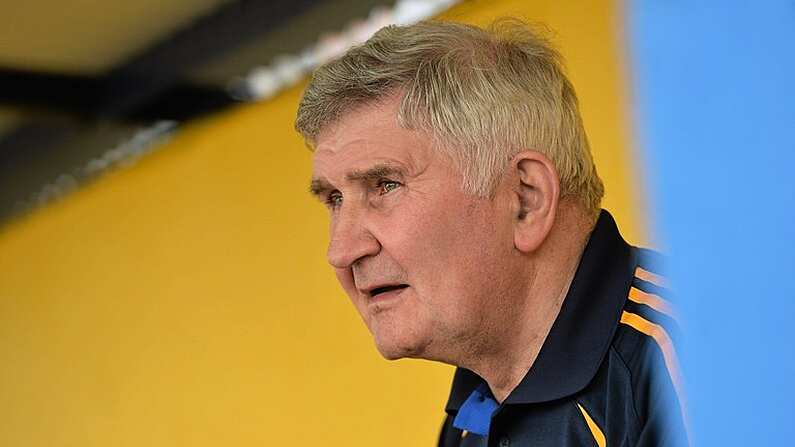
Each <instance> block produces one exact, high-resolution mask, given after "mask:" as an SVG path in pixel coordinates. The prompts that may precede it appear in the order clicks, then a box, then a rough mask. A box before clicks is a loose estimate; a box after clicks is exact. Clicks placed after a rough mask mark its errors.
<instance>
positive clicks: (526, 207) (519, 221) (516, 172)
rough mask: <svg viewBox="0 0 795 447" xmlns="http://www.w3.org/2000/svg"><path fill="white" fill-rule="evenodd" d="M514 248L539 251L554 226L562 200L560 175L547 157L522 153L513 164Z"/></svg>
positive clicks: (535, 153)
mask: <svg viewBox="0 0 795 447" xmlns="http://www.w3.org/2000/svg"><path fill="white" fill-rule="evenodd" d="M510 169H511V170H513V172H512V174H513V175H510V176H508V178H510V179H511V181H512V182H513V185H511V186H512V189H513V193H514V197H513V203H512V205H513V211H514V245H515V246H516V248H517V249H519V250H520V251H522V252H524V253H529V252H532V251H535V250H537V249H538V248H539V247H540V246H541V244H542V243H543V242H544V240H545V239H546V238H547V236H548V235H549V232H550V231H551V229H552V224H553V223H554V222H555V213H556V211H557V209H558V200H559V199H560V180H559V179H558V172H557V170H556V169H555V166H554V165H553V164H552V161H550V160H549V159H548V158H547V157H546V156H545V155H544V154H542V153H540V152H536V151H523V152H520V153H518V154H516V156H515V157H514V158H513V159H512V160H511V165H510Z"/></svg>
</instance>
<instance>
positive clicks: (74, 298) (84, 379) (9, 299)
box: [0, 0, 643, 447]
mask: <svg viewBox="0 0 795 447" xmlns="http://www.w3.org/2000/svg"><path fill="white" fill-rule="evenodd" d="M528 5H530V6H528ZM614 9H615V7H614V6H613V5H612V4H611V3H610V2H607V1H592V2H585V1H573V2H556V1H551V0H550V1H532V2H526V1H470V2H466V3H464V4H462V5H460V6H459V7H457V8H456V9H454V10H453V11H451V12H448V13H447V14H446V16H447V17H449V18H454V19H458V20H464V21H470V22H476V23H486V22H488V21H489V20H490V19H492V18H493V17H496V16H499V15H506V14H512V15H517V14H518V15H521V16H524V17H525V18H528V19H532V20H541V21H545V22H547V23H549V24H550V25H551V26H552V27H553V28H554V29H556V30H557V32H558V33H559V42H560V44H561V48H562V50H563V53H564V55H565V56H566V57H567V58H568V60H569V67H570V72H571V76H572V78H573V80H574V83H575V85H576V87H577V88H578V90H579V93H580V97H581V101H582V103H583V113H584V118H585V122H586V126H587V127H588V129H589V133H590V136H591V141H592V144H593V147H594V152H595V156H596V160H597V163H598V166H599V169H600V172H601V174H602V176H603V178H604V180H605V183H606V186H607V191H608V193H607V198H606V200H605V206H606V207H607V208H609V209H611V210H613V211H614V212H615V214H616V215H617V219H618V220H619V224H620V225H621V226H622V227H623V228H624V231H625V233H626V234H627V235H628V236H629V238H630V239H631V240H633V241H642V240H643V233H642V231H641V229H642V222H641V221H640V220H639V217H640V216H641V215H642V213H641V212H639V211H638V209H637V207H636V205H635V204H636V203H637V198H636V196H635V195H634V194H633V193H632V191H634V189H633V188H632V187H631V186H632V185H634V184H635V180H634V179H633V178H631V176H630V174H631V173H632V172H631V170H630V169H628V166H629V165H630V164H629V163H628V155H627V150H626V148H627V143H626V136H625V132H624V128H625V112H624V110H623V109H622V101H623V98H624V95H623V93H622V92H621V91H620V86H621V85H622V81H621V79H620V65H619V61H618V57H617V51H616V48H617V45H616V41H615V40H616V37H615V36H616V32H615V29H616V17H615V16H614V14H615V10H614ZM299 94H300V88H294V89H291V90H289V91H287V92H285V93H283V94H282V95H280V96H279V97H277V98H276V99H275V100H272V101H269V102H266V103H262V104H256V105H251V106H246V107H241V108H239V109H237V110H233V111H230V112H228V113H225V114H223V115H221V116H217V117H214V118H211V119H208V120H206V121H204V122H201V123H197V124H194V125H191V126H190V127H188V128H185V129H183V130H182V131H181V132H180V133H179V134H178V135H177V136H176V137H175V138H174V139H173V140H172V141H171V142H169V143H167V144H166V145H165V147H163V148H162V150H160V151H158V152H156V153H155V154H153V155H151V156H149V157H147V158H146V159H144V160H143V161H142V162H141V163H140V164H139V165H137V166H136V167H134V168H132V169H127V170H123V171H118V172H115V173H112V174H110V175H107V176H105V177H104V178H102V179H101V180H99V181H97V182H95V183H93V184H91V185H89V186H87V187H86V188H84V189H82V190H80V191H78V192H77V193H75V194H73V195H72V196H70V197H68V198H67V199H65V200H62V201H60V202H58V203H55V204H53V205H50V206H48V207H47V208H45V209H42V210H40V211H38V212H36V213H34V214H32V215H29V216H26V217H25V218H23V219H19V220H17V221H16V222H13V223H12V224H11V225H8V226H6V227H4V228H2V229H1V230H0V365H2V367H0V402H2V405H0V445H4V446H47V447H51V446H81V447H85V446H102V447H105V446H136V447H140V446H179V445H184V446H218V445H234V446H255V445H256V446H262V445H287V444H288V443H289V444H290V445H308V444H310V443H315V442H320V441H322V442H324V443H326V444H328V445H345V446H413V445H431V444H432V443H433V441H434V440H435V437H436V433H437V430H438V428H439V425H440V423H441V421H442V417H443V413H442V407H443V404H444V401H445V399H446V395H447V388H448V383H449V379H450V375H451V372H452V369H451V368H450V367H447V366H443V365H437V364H431V363H428V362H421V361H399V362H392V363H390V362H386V361H384V360H382V359H381V358H380V357H379V356H378V354H377V352H376V351H375V349H374V348H373V347H372V343H371V340H370V338H369V335H368V334H367V332H366V330H365V329H364V327H363V325H362V324H361V323H360V321H359V319H358V316H357V315H356V314H355V312H354V310H353V308H352V306H350V305H349V304H348V302H347V300H346V298H345V297H344V295H343V294H342V293H341V292H340V290H338V287H337V286H336V284H335V281H334V279H333V275H332V274H331V272H330V271H329V269H328V268H326V265H325V261H324V250H325V249H324V247H325V242H326V235H325V227H326V223H325V222H326V215H325V211H324V210H323V209H322V208H321V207H320V206H319V205H316V204H315V203H314V202H313V201H312V199H310V198H309V196H308V194H306V193H305V190H306V187H307V180H308V176H309V172H310V154H309V153H308V151H307V150H305V149H304V147H303V144H302V142H301V141H300V140H299V138H298V136H296V135H295V134H294V133H293V131H292V120H293V114H294V111H295V108H296V104H297V101H298V97H299Z"/></svg>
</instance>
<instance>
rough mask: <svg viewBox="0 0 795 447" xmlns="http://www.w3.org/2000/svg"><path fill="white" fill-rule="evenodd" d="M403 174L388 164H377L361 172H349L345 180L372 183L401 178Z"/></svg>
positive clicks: (402, 171) (399, 169) (403, 172)
mask: <svg viewBox="0 0 795 447" xmlns="http://www.w3.org/2000/svg"><path fill="white" fill-rule="evenodd" d="M404 174H405V171H404V170H403V169H402V168H400V167H398V166H395V165H392V164H388V163H379V164H377V165H374V166H373V167H371V168H367V169H365V170H363V171H359V170H354V171H352V172H349V173H348V174H347V175H345V179H346V180H348V181H351V182H356V181H372V180H378V179H381V178H384V177H395V176H400V177H402V176H403V175H404Z"/></svg>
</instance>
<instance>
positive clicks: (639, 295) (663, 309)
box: [629, 287, 677, 319]
mask: <svg viewBox="0 0 795 447" xmlns="http://www.w3.org/2000/svg"><path fill="white" fill-rule="evenodd" d="M629 299H630V300H631V301H634V302H636V303H638V304H645V305H647V306H649V307H651V308H652V309H654V310H656V311H657V312H660V313H663V314H665V315H668V316H669V317H671V318H673V319H677V318H676V312H674V309H673V306H671V303H669V302H668V301H665V300H664V299H662V298H660V297H659V296H657V295H655V294H653V293H646V292H644V291H642V290H640V289H638V288H636V287H632V288H630V289H629Z"/></svg>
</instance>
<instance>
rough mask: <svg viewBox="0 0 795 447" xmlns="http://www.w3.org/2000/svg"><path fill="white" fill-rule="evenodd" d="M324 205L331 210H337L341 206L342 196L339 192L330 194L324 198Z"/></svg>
mask: <svg viewBox="0 0 795 447" xmlns="http://www.w3.org/2000/svg"><path fill="white" fill-rule="evenodd" d="M326 205H328V206H330V207H331V208H338V207H339V206H340V205H342V194H341V193H339V192H336V191H335V192H332V193H331V194H329V195H328V196H327V197H326Z"/></svg>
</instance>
